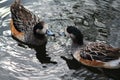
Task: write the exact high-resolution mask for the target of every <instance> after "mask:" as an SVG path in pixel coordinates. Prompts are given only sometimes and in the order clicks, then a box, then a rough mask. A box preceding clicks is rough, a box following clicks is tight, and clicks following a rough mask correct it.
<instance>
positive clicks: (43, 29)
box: [33, 22, 55, 38]
mask: <svg viewBox="0 0 120 80" xmlns="http://www.w3.org/2000/svg"><path fill="white" fill-rule="evenodd" d="M33 32H34V34H35V36H36V37H38V38H40V37H41V38H42V36H43V37H44V36H45V35H48V36H55V34H54V33H53V32H52V31H50V30H49V29H48V25H47V24H45V23H44V22H39V23H37V24H36V25H35V26H34V29H33Z"/></svg>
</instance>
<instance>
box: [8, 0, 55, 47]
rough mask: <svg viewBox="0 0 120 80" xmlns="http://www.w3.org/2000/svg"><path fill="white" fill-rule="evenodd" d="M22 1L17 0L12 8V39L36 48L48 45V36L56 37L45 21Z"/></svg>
mask: <svg viewBox="0 0 120 80" xmlns="http://www.w3.org/2000/svg"><path fill="white" fill-rule="evenodd" d="M20 1H21V0H15V1H14V3H13V4H12V5H11V7H10V11H11V18H12V19H11V21H10V29H11V33H12V37H13V38H14V39H16V40H17V41H19V42H22V43H24V44H30V45H35V46H40V45H45V44H46V43H47V37H46V34H47V35H49V36H55V35H54V34H53V33H52V32H51V31H50V30H48V25H47V24H46V23H45V22H44V21H40V18H39V17H37V16H36V15H34V14H33V13H32V12H31V11H29V10H28V9H26V8H25V7H24V6H23V5H21V4H20Z"/></svg>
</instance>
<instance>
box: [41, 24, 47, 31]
mask: <svg viewBox="0 0 120 80" xmlns="http://www.w3.org/2000/svg"><path fill="white" fill-rule="evenodd" d="M47 29H48V24H44V25H43V29H42V33H46V30H47Z"/></svg>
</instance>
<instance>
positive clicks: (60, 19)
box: [0, 0, 107, 80]
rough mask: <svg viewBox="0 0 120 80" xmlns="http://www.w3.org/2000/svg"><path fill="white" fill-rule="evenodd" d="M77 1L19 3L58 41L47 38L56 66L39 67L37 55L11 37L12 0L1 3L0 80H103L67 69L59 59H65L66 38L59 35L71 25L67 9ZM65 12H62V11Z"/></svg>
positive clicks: (49, 50)
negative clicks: (36, 17)
mask: <svg viewBox="0 0 120 80" xmlns="http://www.w3.org/2000/svg"><path fill="white" fill-rule="evenodd" d="M77 1H79V0H75V1H74V0H66V1H64V0H62V1H59V0H31V1H30V0H24V1H23V2H22V3H23V4H24V6H25V7H26V8H28V9H30V10H31V11H32V12H34V13H35V14H36V15H38V16H39V17H40V18H41V19H43V20H45V21H46V22H47V23H48V24H49V26H50V27H51V28H52V29H53V31H54V32H56V35H57V39H56V40H53V39H52V38H49V42H48V44H47V54H48V55H49V56H50V57H51V60H52V61H56V62H57V64H51V63H50V64H41V63H40V62H39V61H38V59H37V58H36V55H35V54H36V52H35V51H34V50H33V49H31V48H28V47H26V48H23V47H20V46H18V44H17V42H16V41H15V40H13V39H12V38H11V36H10V30H9V20H10V11H9V6H10V4H11V3H12V2H13V0H1V1H0V79H1V80H85V79H91V80H96V79H97V80H98V77H99V80H103V79H106V80H107V78H105V77H104V76H101V75H98V74H94V73H91V72H90V71H87V70H86V69H85V68H83V69H81V70H79V71H74V70H70V69H69V68H68V66H67V64H66V62H65V61H64V60H63V59H61V58H60V56H66V55H67V53H66V51H65V49H66V47H65V45H68V46H69V45H70V44H69V42H67V43H66V44H65V42H64V41H66V39H65V38H64V37H60V36H59V34H58V32H59V31H63V28H64V27H65V26H67V25H74V24H73V22H72V21H71V20H69V19H68V17H67V10H69V13H70V12H73V11H72V6H73V5H74V4H75V3H76V2H77ZM63 11H64V12H63Z"/></svg>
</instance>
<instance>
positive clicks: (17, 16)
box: [10, 0, 39, 32]
mask: <svg viewBox="0 0 120 80" xmlns="http://www.w3.org/2000/svg"><path fill="white" fill-rule="evenodd" d="M20 1H21V0H15V2H14V3H13V4H12V5H11V7H10V11H11V17H12V22H13V25H14V26H15V28H16V29H17V30H18V31H19V32H24V31H26V30H29V29H32V28H33V27H34V26H35V25H36V24H37V23H38V22H39V18H38V17H37V16H35V15H34V14H33V13H32V12H30V11H29V10H28V9H26V8H25V7H24V6H23V5H21V4H20Z"/></svg>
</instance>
